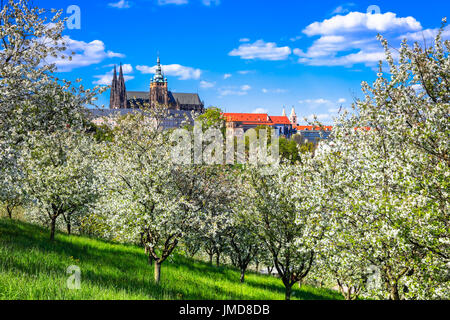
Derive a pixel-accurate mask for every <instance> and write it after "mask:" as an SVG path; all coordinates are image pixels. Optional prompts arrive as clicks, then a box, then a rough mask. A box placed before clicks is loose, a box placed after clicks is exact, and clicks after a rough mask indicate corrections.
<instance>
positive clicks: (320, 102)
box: [298, 98, 347, 112]
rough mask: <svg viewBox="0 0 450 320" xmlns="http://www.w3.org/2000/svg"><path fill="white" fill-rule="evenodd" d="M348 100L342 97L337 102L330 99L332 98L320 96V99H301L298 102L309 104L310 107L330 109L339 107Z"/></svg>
mask: <svg viewBox="0 0 450 320" xmlns="http://www.w3.org/2000/svg"><path fill="white" fill-rule="evenodd" d="M346 101H347V100H346V99H344V98H340V99H339V100H337V101H336V102H335V101H333V100H330V99H325V98H318V99H304V100H300V101H299V102H298V103H300V104H303V105H307V106H308V107H309V108H310V109H316V108H328V109H329V110H330V109H335V108H339V107H340V105H342V104H343V103H345V102H346ZM329 112H331V111H329Z"/></svg>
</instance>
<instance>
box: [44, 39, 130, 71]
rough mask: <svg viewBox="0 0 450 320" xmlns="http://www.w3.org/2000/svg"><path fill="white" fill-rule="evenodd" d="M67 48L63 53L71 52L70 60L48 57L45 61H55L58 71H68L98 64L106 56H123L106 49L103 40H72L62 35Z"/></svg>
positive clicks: (68, 53)
mask: <svg viewBox="0 0 450 320" xmlns="http://www.w3.org/2000/svg"><path fill="white" fill-rule="evenodd" d="M44 41H45V40H44ZM63 41H64V42H65V43H66V47H67V50H66V51H65V52H64V55H65V56H66V57H67V56H69V55H71V54H72V52H73V53H75V54H74V55H72V60H71V61H69V60H68V59H61V58H56V59H55V58H52V57H51V58H48V59H47V62H49V63H55V64H56V66H57V68H58V71H59V72H70V71H72V70H73V69H76V68H80V67H86V66H90V65H93V64H98V63H100V62H102V61H103V60H105V59H108V58H124V57H125V55H124V54H121V53H116V52H113V51H109V50H108V51H106V48H105V44H104V43H103V41H100V40H94V41H91V42H84V41H78V40H73V39H71V38H70V37H69V36H64V37H63Z"/></svg>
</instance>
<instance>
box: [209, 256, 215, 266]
mask: <svg viewBox="0 0 450 320" xmlns="http://www.w3.org/2000/svg"><path fill="white" fill-rule="evenodd" d="M213 255H214V254H209V264H212V261H213Z"/></svg>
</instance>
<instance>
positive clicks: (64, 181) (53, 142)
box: [22, 129, 98, 240]
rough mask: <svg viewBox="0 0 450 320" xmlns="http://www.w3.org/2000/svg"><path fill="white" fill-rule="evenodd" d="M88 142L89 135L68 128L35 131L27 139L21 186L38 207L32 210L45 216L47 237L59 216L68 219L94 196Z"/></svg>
mask: <svg viewBox="0 0 450 320" xmlns="http://www.w3.org/2000/svg"><path fill="white" fill-rule="evenodd" d="M92 145H93V141H92V139H91V138H90V137H88V136H85V135H83V134H81V133H80V132H77V131H73V130H71V129H68V130H65V131H58V132H54V133H52V134H39V133H37V132H35V133H33V134H32V135H31V136H30V137H29V139H28V141H27V148H25V149H24V155H23V158H22V166H23V168H24V175H25V179H24V182H25V184H24V189H25V191H26V195H27V197H28V198H29V199H30V200H31V201H32V202H33V204H34V206H36V207H37V209H38V210H37V211H36V212H37V213H36V214H37V215H39V216H40V217H42V215H44V216H46V217H47V218H48V221H49V223H50V230H51V231H50V239H51V240H54V238H55V231H56V222H57V219H58V218H59V217H60V216H62V215H64V216H65V219H66V222H68V221H70V220H68V219H70V216H71V215H72V214H74V213H79V212H81V211H87V210H88V205H89V204H91V203H93V202H94V201H95V200H96V195H97V192H96V190H97V188H98V186H97V185H96V183H95V182H96V181H97V180H96V179H95V175H94V166H95V165H96V164H95V163H96V162H95V157H94V156H93V152H92ZM68 231H69V232H70V225H69V230H68Z"/></svg>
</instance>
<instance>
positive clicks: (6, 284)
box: [0, 218, 341, 300]
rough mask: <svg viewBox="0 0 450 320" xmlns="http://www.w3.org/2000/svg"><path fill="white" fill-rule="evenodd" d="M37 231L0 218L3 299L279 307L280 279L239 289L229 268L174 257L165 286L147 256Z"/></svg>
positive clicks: (321, 294) (313, 291)
mask: <svg viewBox="0 0 450 320" xmlns="http://www.w3.org/2000/svg"><path fill="white" fill-rule="evenodd" d="M48 238H49V232H48V231H47V230H45V229H43V228H41V227H39V226H35V225H31V224H27V223H24V222H19V221H10V220H9V219H5V218H0V299H8V300H9V299H11V300H12V299H21V300H22V299H39V300H57V299H164V300H171V299H200V300H202V299H211V300H228V299H229V300H233V299H245V300H247V299H248V300H253V299H261V300H281V299H283V298H284V287H283V285H282V283H281V281H280V280H279V279H277V278H274V277H270V276H264V275H259V274H255V273H249V274H248V275H247V277H246V283H245V284H240V283H239V272H238V271H237V270H235V269H233V268H231V267H225V266H224V267H214V266H211V265H209V264H207V263H204V262H201V261H196V260H192V259H188V258H185V257H183V256H181V255H174V257H173V258H172V259H170V260H168V261H166V262H164V264H163V265H162V271H161V283H160V285H156V284H155V283H154V282H153V267H152V266H150V265H148V264H147V260H146V256H145V254H144V252H143V250H142V248H139V247H136V246H132V245H122V244H116V243H111V242H107V241H102V240H97V239H91V238H87V237H78V236H67V235H65V234H58V235H57V236H56V239H55V242H53V243H52V242H50V241H49V240H48ZM70 265H77V266H79V267H80V268H81V273H82V274H81V289H80V290H69V289H68V288H67V285H66V281H67V278H68V276H69V275H67V274H66V270H67V267H68V266H70ZM295 287H296V288H295V289H294V296H293V297H292V298H293V299H302V300H303V299H314V300H317V299H341V296H340V295H339V294H338V293H337V292H334V291H331V290H327V289H318V288H313V287H309V286H304V287H303V288H302V289H298V288H297V286H295Z"/></svg>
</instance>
